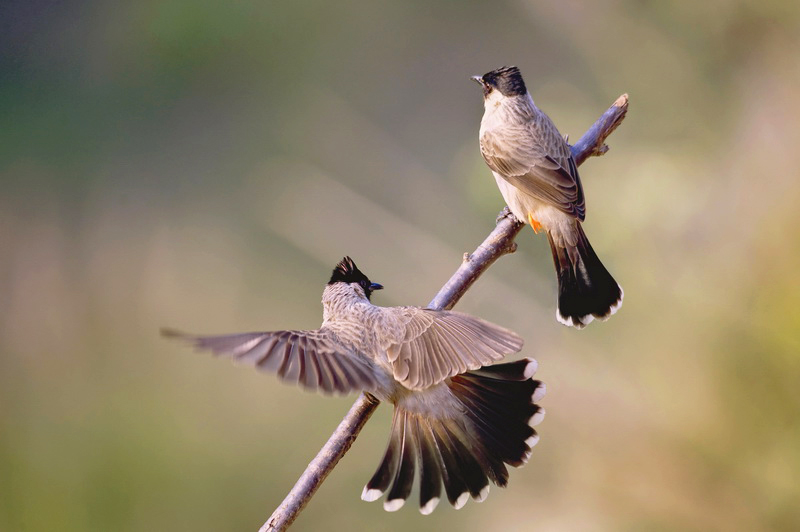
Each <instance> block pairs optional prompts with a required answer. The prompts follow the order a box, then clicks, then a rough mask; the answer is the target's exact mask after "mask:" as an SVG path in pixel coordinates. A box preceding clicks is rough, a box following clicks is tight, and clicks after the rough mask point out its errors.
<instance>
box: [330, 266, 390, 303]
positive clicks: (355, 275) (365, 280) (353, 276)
mask: <svg viewBox="0 0 800 532" xmlns="http://www.w3.org/2000/svg"><path fill="white" fill-rule="evenodd" d="M334 283H356V284H357V285H359V286H360V287H361V288H363V289H364V294H365V295H366V296H367V299H369V298H370V296H371V295H372V292H373V291H374V290H381V289H382V288H383V286H382V285H379V284H378V283H373V282H372V281H370V280H369V277H367V276H366V275H364V273H363V272H362V271H361V270H359V269H358V266H356V263H355V262H353V259H351V258H350V257H345V258H343V259H342V260H341V262H339V264H337V265H336V267H335V268H334V269H333V274H332V275H331V280H330V281H328V284H334Z"/></svg>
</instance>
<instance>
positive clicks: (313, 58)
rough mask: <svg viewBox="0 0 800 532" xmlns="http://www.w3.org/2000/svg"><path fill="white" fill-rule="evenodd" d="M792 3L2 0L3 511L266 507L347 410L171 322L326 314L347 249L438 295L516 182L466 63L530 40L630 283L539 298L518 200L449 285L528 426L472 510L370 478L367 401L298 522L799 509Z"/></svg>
mask: <svg viewBox="0 0 800 532" xmlns="http://www.w3.org/2000/svg"><path fill="white" fill-rule="evenodd" d="M799 12H800V4H798V3H797V2H791V1H788V0H787V1H777V0H776V1H770V0H759V1H757V2H756V1H748V0H740V1H734V0H714V1H707V2H694V3H690V2H678V1H675V2H647V1H634V0H617V1H613V0H601V1H599V2H579V1H574V0H570V1H565V0H557V1H533V0H527V1H525V0H517V1H509V2H427V1H408V0H378V1H375V2H348V1H346V0H345V1H339V2H329V1H321V0H307V1H304V2H290V1H258V2H215V1H209V0H193V1H188V0H158V1H155V0H142V1H138V2H103V1H99V0H87V1H84V2H73V3H69V2H57V1H46V0H29V1H19V0H6V1H4V2H2V4H0V124H2V127H0V354H1V356H0V529H2V530H9V531H16V530H80V531H84V530H253V529H255V528H257V527H258V526H260V524H261V523H262V522H263V521H264V520H265V519H266V518H267V516H268V515H269V514H270V513H271V512H272V510H273V509H274V508H275V507H276V506H277V505H278V503H279V502H280V501H281V500H282V498H283V496H284V495H285V494H286V492H287V491H288V490H289V488H290V487H291V486H292V484H293V483H294V481H295V479H296V478H297V477H298V475H299V474H300V473H301V472H302V471H303V469H304V468H305V465H306V464H307V462H308V461H309V460H310V459H311V458H312V457H313V456H314V454H315V453H316V451H317V450H318V449H319V448H320V446H321V445H322V444H323V442H324V441H325V440H326V439H327V437H328V435H329V434H330V433H331V431H332V430H333V429H334V427H335V426H336V425H337V424H338V422H339V420H340V419H341V417H342V416H343V415H344V413H345V412H346V411H347V409H348V408H349V405H350V404H351V402H352V400H353V397H346V398H338V399H332V398H325V397H322V396H316V395H312V394H308V393H305V392H302V391H300V390H298V389H295V388H292V387H289V386H285V385H283V384H281V383H279V382H278V381H277V380H276V379H275V378H274V377H272V376H270V375H265V374H260V373H257V372H254V371H252V370H249V369H242V368H236V367H234V366H233V365H231V364H230V363H228V362H227V361H224V360H218V359H213V358H212V357H209V356H207V355H205V354H196V353H192V352H191V350H189V349H187V348H186V347H185V346H182V345H180V344H176V343H170V342H168V341H166V340H164V339H162V338H160V337H159V335H158V329H159V327H161V326H172V327H178V328H182V329H186V330H190V331H194V332H204V333H224V332H237V331H250V330H265V329H279V328H311V327H316V326H317V325H318V324H319V321H320V313H321V307H320V305H319V298H320V294H321V290H322V288H323V285H324V283H325V282H326V281H327V278H328V276H329V273H330V270H331V268H332V267H333V265H334V264H335V263H336V262H337V261H338V260H339V259H340V258H341V257H342V256H343V255H345V254H350V255H352V256H353V257H354V258H355V259H356V261H357V262H358V264H359V266H361V267H362V269H363V270H364V271H366V272H367V274H368V275H370V276H371V277H372V278H373V279H375V280H378V281H380V282H382V283H383V284H384V285H385V286H386V290H384V291H383V292H381V293H379V294H377V295H376V298H375V300H376V302H377V303H379V304H382V305H396V304H417V305H424V304H426V303H427V301H429V300H430V298H431V297H432V296H433V295H434V294H435V293H436V291H437V290H438V288H439V287H440V286H441V285H442V283H443V282H444V281H445V280H446V279H447V278H448V277H449V275H450V274H451V273H452V272H453V271H454V270H455V268H456V267H457V266H458V264H459V261H460V260H461V255H462V254H463V253H464V252H465V251H471V250H472V249H474V248H475V246H476V245H477V244H478V243H479V242H480V241H481V240H482V239H483V238H484V236H485V235H486V234H487V233H488V232H489V231H490V230H491V229H492V227H493V224H494V219H495V215H496V214H497V212H498V211H499V210H500V209H501V208H502V206H503V203H502V199H501V197H500V194H499V193H498V191H497V190H496V187H495V185H494V182H493V179H492V178H491V175H490V174H489V172H488V170H487V168H486V167H485V165H484V163H483V161H482V159H481V157H480V154H479V151H478V146H477V131H478V124H479V121H480V117H481V114H482V103H481V94H480V90H479V88H478V87H477V86H475V85H474V84H473V83H472V82H471V81H470V80H469V78H468V76H470V75H473V74H482V73H484V72H486V71H488V70H490V69H493V68H496V67H499V66H501V65H504V64H516V65H518V66H520V67H521V69H522V71H523V74H525V76H526V80H527V82H528V85H529V88H530V89H531V92H532V93H533V95H534V98H535V100H536V101H537V103H538V104H539V105H540V106H541V107H542V108H544V109H545V110H546V111H547V112H548V113H549V114H550V115H551V116H552V117H553V119H554V120H555V121H556V123H557V124H558V125H559V128H560V129H561V131H562V133H569V134H570V135H571V136H572V138H573V139H576V138H577V137H579V136H580V135H581V134H582V133H583V132H584V131H585V129H586V128H587V127H588V126H589V125H590V124H591V123H592V122H593V121H594V120H595V119H596V118H597V117H598V116H599V115H600V114H601V113H602V112H603V111H604V110H605V109H606V108H607V107H608V106H609V105H610V104H611V103H612V102H613V101H614V100H615V99H616V98H617V97H618V96H619V95H620V94H621V93H623V92H627V93H629V94H630V98H631V107H630V112H629V115H628V118H627V119H626V120H625V122H624V123H623V125H622V127H621V128H620V129H619V130H618V131H617V132H616V133H614V135H613V136H612V137H611V138H610V139H609V144H610V146H611V151H610V152H609V153H608V154H607V155H606V156H605V157H603V158H595V159H591V160H589V161H587V163H586V164H584V166H583V167H582V169H581V170H582V175H583V182H584V187H585V189H586V194H587V197H588V218H587V222H586V225H585V227H586V230H587V233H588V234H589V235H590V237H591V239H592V242H593V244H594V246H595V248H596V249H597V250H598V253H599V254H600V256H601V257H602V258H603V260H604V261H605V262H606V264H607V266H608V267H609V269H610V270H611V271H612V272H613V273H614V275H615V276H616V277H617V279H618V280H619V281H620V282H621V284H622V285H623V286H624V288H625V294H626V298H625V304H624V306H623V307H622V310H621V311H620V312H619V313H618V314H617V315H616V316H615V317H614V318H613V319H612V320H610V321H609V322H607V323H603V324H593V325H591V326H590V327H588V328H587V329H585V330H583V331H580V332H578V331H575V330H572V329H567V328H565V327H563V326H561V325H559V324H558V323H556V321H555V319H554V305H555V278H554V274H553V271H552V264H551V258H550V253H549V250H548V248H547V243H546V239H544V238H543V237H542V236H541V235H540V236H539V237H535V236H534V235H533V233H532V232H530V231H525V232H524V233H522V234H521V235H520V237H519V238H518V242H519V251H518V252H517V253H516V254H514V255H511V256H508V257H505V258H503V259H501V260H500V261H499V262H498V263H497V264H496V265H495V266H493V267H492V268H491V270H490V271H489V272H488V273H487V274H486V275H485V276H484V277H483V278H482V279H481V280H480V282H479V283H478V284H477V285H476V286H475V287H474V289H473V290H471V291H470V292H469V293H468V294H467V295H466V297H465V298H464V299H463V300H462V302H461V303H460V305H459V307H458V308H459V309H460V310H463V311H468V312H472V313H476V314H480V315H481V316H483V317H485V318H488V319H491V320H494V321H497V322H499V323H502V324H504V325H506V326H508V327H511V328H513V329H515V330H517V331H519V332H520V334H521V335H522V336H524V337H525V339H526V342H527V343H526V347H525V349H524V352H523V353H524V355H527V356H534V357H536V358H537V359H538V360H539V362H540V373H539V375H540V377H541V378H542V379H544V380H545V381H546V382H547V384H548V390H549V393H548V396H547V397H546V399H545V401H544V402H543V404H544V405H545V406H546V408H547V410H548V416H547V418H546V419H545V422H544V423H543V424H542V425H541V427H540V428H541V430H540V433H541V435H542V439H541V442H540V444H539V446H538V447H537V448H536V449H535V452H534V455H533V458H532V460H531V462H530V463H529V464H528V465H527V467H525V468H523V469H520V470H514V471H512V478H511V483H510V487H509V489H507V490H498V489H495V490H493V492H492V494H491V495H490V497H489V498H488V500H487V501H486V502H484V503H482V504H480V505H478V504H475V503H472V502H471V503H469V504H468V505H467V506H466V507H465V508H464V509H462V510H460V511H458V512H456V511H454V510H452V509H451V508H449V507H448V506H447V505H446V504H442V505H440V507H439V509H438V510H437V511H436V512H435V513H434V514H433V515H431V516H429V517H422V516H420V515H419V514H418V512H417V511H416V510H415V506H416V505H415V504H409V505H408V506H407V507H406V508H404V509H403V510H402V511H400V512H398V513H394V514H386V513H385V512H384V511H383V509H382V506H381V503H373V504H367V503H364V502H362V501H361V500H360V499H359V495H360V492H361V487H362V486H363V484H364V482H365V481H366V480H367V479H368V478H369V476H370V475H371V474H372V472H373V470H374V468H375V466H376V465H377V463H378V461H379V458H380V456H381V454H382V452H383V449H384V445H385V440H386V437H387V435H388V431H389V420H390V415H391V412H390V410H391V409H390V407H389V406H387V405H382V406H381V407H380V408H379V410H378V412H377V413H376V414H375V416H374V417H373V418H372V420H371V421H370V422H369V423H368V425H367V427H366V428H365V430H364V432H363V433H362V435H361V436H360V437H359V439H358V440H357V442H356V443H355V445H354V447H353V449H352V450H351V452H350V453H349V454H348V455H347V456H346V457H345V458H344V459H343V461H342V462H341V463H340V464H339V466H338V467H337V468H336V469H335V470H334V472H333V474H332V475H331V476H330V477H329V478H328V480H327V481H326V483H325V484H324V485H323V486H322V488H321V489H320V490H319V492H318V493H317V495H316V497H315V498H314V499H313V500H312V502H311V504H310V505H309V506H308V508H307V510H306V511H305V512H304V513H303V514H302V515H301V516H300V518H299V519H298V521H297V522H296V528H297V529H298V530H320V529H327V530H407V529H414V530H418V531H423V530H588V531H594V530H748V531H750V530H797V529H798V528H800V505H798V501H800V419H799V418H798V415H799V414H800V357H799V356H798V353H800V310H799V308H800V307H798V303H799V302H800V273H798V265H799V263H800V261H799V260H798V259H800V237H799V236H798V230H797V227H798V225H799V224H800V210H798V207H797V205H798V203H800V179H799V176H798V171H797V168H798V162H799V161H798V145H800V125H798V124H800V61H798V50H800V16H799V15H800V13H799Z"/></svg>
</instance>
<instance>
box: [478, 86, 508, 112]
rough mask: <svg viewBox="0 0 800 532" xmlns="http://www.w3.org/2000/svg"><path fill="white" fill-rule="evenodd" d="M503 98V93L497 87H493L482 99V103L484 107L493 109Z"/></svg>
mask: <svg viewBox="0 0 800 532" xmlns="http://www.w3.org/2000/svg"><path fill="white" fill-rule="evenodd" d="M503 98H505V96H503V93H501V92H500V91H499V90H497V89H494V90H493V91H492V92H490V93H489V96H488V97H487V98H486V99H484V101H483V105H484V107H486V109H494V108H495V107H497V106H498V105H500V103H501V102H502V101H503Z"/></svg>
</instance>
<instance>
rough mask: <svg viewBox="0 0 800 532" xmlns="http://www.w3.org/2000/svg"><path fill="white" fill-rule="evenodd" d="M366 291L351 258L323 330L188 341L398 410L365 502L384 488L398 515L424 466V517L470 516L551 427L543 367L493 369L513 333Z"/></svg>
mask: <svg viewBox="0 0 800 532" xmlns="http://www.w3.org/2000/svg"><path fill="white" fill-rule="evenodd" d="M381 288H383V287H382V286H381V285H379V284H377V283H373V282H372V281H370V280H369V279H368V278H367V276H366V275H364V274H363V273H362V272H361V271H360V270H359V269H358V268H357V267H356V265H355V263H354V262H353V260H352V259H350V258H349V257H345V258H344V259H343V260H342V261H341V262H340V263H339V264H338V265H337V266H336V268H335V269H334V270H333V275H332V276H331V279H330V281H329V282H328V284H327V286H326V287H325V290H324V291H323V293H322V306H323V319H322V326H321V327H320V328H319V329H316V330H310V331H275V332H261V333H247V334H233V335H228V336H189V335H185V334H182V333H177V332H174V331H163V333H164V334H165V335H167V336H178V337H182V338H185V339H188V340H189V341H191V342H192V343H193V344H194V345H195V346H196V347H197V348H200V349H208V350H211V351H212V352H213V353H214V354H218V355H226V356H229V357H232V358H234V359H235V360H237V361H240V362H246V363H249V364H252V365H254V366H255V367H256V368H258V369H262V370H267V371H272V372H275V373H277V374H278V377H280V378H281V379H283V380H286V381H289V382H293V383H299V384H301V385H302V386H304V387H306V388H308V389H310V390H321V391H323V392H326V393H342V394H344V393H348V392H351V391H357V390H365V391H367V392H369V393H371V394H373V395H375V396H376V397H377V398H379V399H381V400H383V401H389V402H391V403H393V404H394V406H395V410H394V418H393V421H392V431H391V435H390V437H389V445H388V448H387V449H386V453H385V455H384V457H383V460H382V461H381V463H380V465H379V466H378V469H377V471H376V472H375V475H374V476H373V477H372V478H371V479H370V481H369V482H368V483H367V485H366V486H365V487H364V491H363V493H362V495H361V498H362V499H364V500H366V501H374V500H376V499H377V498H379V497H380V496H381V495H382V494H383V493H384V492H386V491H387V490H388V495H387V497H386V500H385V501H384V504H383V506H384V508H385V509H386V510H388V511H394V510H397V509H399V508H400V507H401V506H403V504H404V503H405V501H406V499H407V498H408V497H409V494H410V493H411V487H412V484H413V482H414V476H415V468H416V464H417V463H419V464H420V467H419V477H420V482H419V484H420V488H419V495H420V512H422V513H423V514H429V513H430V512H432V511H433V510H434V508H435V507H436V505H437V504H438V502H439V499H440V498H441V496H442V485H444V491H445V494H446V496H447V499H448V500H449V501H450V504H452V505H453V506H455V507H456V508H460V507H462V506H463V505H464V504H465V503H466V501H467V499H468V497H469V496H472V498H473V499H475V500H477V501H482V500H483V499H484V498H485V497H486V495H487V493H488V491H489V481H490V480H491V481H492V482H494V483H495V484H497V485H498V486H501V487H503V486H505V485H506V483H507V482H508V471H507V469H506V467H505V464H510V465H512V466H515V467H517V466H520V465H522V464H524V463H526V462H527V461H528V458H529V456H530V453H531V447H533V446H534V445H535V444H536V442H537V441H538V436H537V434H536V431H535V430H534V429H533V426H534V425H536V424H538V423H539V422H540V421H541V420H542V418H543V417H544V409H542V408H541V407H539V406H538V405H536V404H535V402H536V401H538V400H539V399H540V398H541V397H543V396H544V393H545V386H544V384H543V383H541V382H539V381H536V380H532V379H531V377H532V375H533V374H534V372H535V371H536V367H537V366H536V361H535V360H533V359H522V360H519V361H517V362H510V363H505V364H498V365H494V366H492V365H491V364H492V363H493V362H495V361H497V360H500V359H501V358H503V357H504V356H505V355H506V354H508V353H516V352H518V351H519V350H520V349H521V348H522V339H521V338H520V337H519V336H517V335H516V334H515V333H513V332H512V331H509V330H508V329H504V328H502V327H500V326H498V325H494V324H492V323H489V322H487V321H484V320H482V319H480V318H475V317H473V316H469V315H467V314H462V313H460V312H452V311H444V310H430V309H424V308H419V307H379V306H376V305H373V304H372V303H371V302H370V296H371V295H372V292H373V291H374V290H379V289H381Z"/></svg>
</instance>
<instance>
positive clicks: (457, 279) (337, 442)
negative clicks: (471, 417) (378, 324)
mask: <svg viewBox="0 0 800 532" xmlns="http://www.w3.org/2000/svg"><path fill="white" fill-rule="evenodd" d="M627 111H628V95H627V94H623V95H622V96H620V97H619V98H617V101H615V102H614V104H613V105H612V106H611V107H609V108H608V110H607V111H606V112H605V113H603V115H602V116H601V117H600V118H599V119H597V121H596V122H595V123H594V124H593V125H592V127H590V128H589V130H588V131H586V133H584V135H583V136H582V137H581V138H580V140H578V142H576V143H575V145H574V146H572V156H573V158H574V159H575V164H577V165H580V164H581V163H583V162H584V161H585V160H586V159H588V158H589V157H592V156H597V155H603V154H605V153H606V152H607V151H608V146H606V145H605V140H606V138H608V136H609V135H610V134H611V133H612V132H613V131H614V130H615V129H616V128H617V126H618V125H619V124H620V123H621V122H622V120H623V119H624V118H625V114H626V113H627ZM523 227H524V224H522V223H520V222H519V221H518V220H517V219H516V218H515V217H514V215H512V214H511V213H510V212H509V211H508V209H507V208H506V209H504V210H503V212H501V213H500V216H499V217H498V219H497V226H496V227H495V228H494V230H493V231H492V232H491V233H490V234H489V236H488V237H486V239H485V240H484V241H483V243H481V245H480V246H478V248H477V249H476V250H475V251H474V252H472V253H471V254H466V255H464V260H463V262H462V263H461V266H460V267H459V268H458V270H456V272H455V273H454V274H453V276H452V277H451V278H450V280H449V281H447V282H446V283H445V285H444V286H443V287H442V289H441V290H439V293H438V294H436V296H435V297H434V298H433V299H432V300H431V302H430V303H429V304H428V308H433V309H451V308H453V306H455V304H456V303H457V302H458V300H459V299H461V296H463V295H464V293H465V292H466V291H467V290H468V289H469V287H470V286H472V284H473V283H474V282H475V281H477V280H478V277H480V275H481V274H482V273H483V272H484V271H486V269H487V268H488V267H489V266H491V265H492V264H493V263H494V261H496V260H497V259H499V258H500V257H502V256H503V255H505V254H506V253H513V252H514V250H515V249H516V244H515V243H514V238H515V237H516V236H517V234H518V233H519V232H520V231H521V230H522V228H523ZM378 404H379V401H378V400H377V399H376V398H375V397H373V396H372V395H370V394H368V393H362V394H361V395H360V396H359V397H358V399H357V400H356V402H355V403H354V404H353V406H352V407H351V408H350V411H349V412H348V413H347V415H346V416H345V417H344V419H343V420H342V422H341V423H340V424H339V426H338V427H337V428H336V431H335V432H334V433H333V434H332V435H331V437H330V439H328V442H327V443H326V444H325V446H324V447H323V448H322V449H321V450H320V452H319V453H318V454H317V456H316V457H315V458H314V460H312V461H311V463H310V464H309V465H308V467H307V468H306V470H305V471H304V472H303V474H302V475H301V476H300V479H299V480H298V481H297V483H296V484H295V485H294V488H292V491H290V492H289V494H288V495H287V496H286V498H285V499H284V500H283V502H282V503H281V504H280V506H278V508H277V509H276V510H275V512H274V513H273V514H272V515H271V516H270V518H269V519H268V520H267V522H266V523H264V525H263V526H262V527H261V532H265V531H280V530H286V529H287V528H288V527H289V525H291V524H292V522H293V521H294V520H295V518H296V517H297V514H299V513H300V511H301V510H302V509H303V508H304V507H305V505H306V504H307V503H308V501H310V500H311V497H313V495H314V493H315V492H316V491H317V488H319V486H320V484H322V482H323V481H324V480H325V477H327V476H328V474H329V473H330V472H331V471H332V470H333V468H334V467H335V466H336V464H337V463H338V462H339V460H340V459H341V458H342V456H344V454H345V453H346V452H347V450H348V449H350V446H351V445H352V444H353V441H355V439H356V436H358V433H359V432H360V431H361V428H362V427H363V426H364V424H365V423H366V422H367V420H368V419H369V418H370V416H371V415H372V413H373V412H374V411H375V409H376V408H377V407H378Z"/></svg>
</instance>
